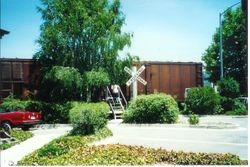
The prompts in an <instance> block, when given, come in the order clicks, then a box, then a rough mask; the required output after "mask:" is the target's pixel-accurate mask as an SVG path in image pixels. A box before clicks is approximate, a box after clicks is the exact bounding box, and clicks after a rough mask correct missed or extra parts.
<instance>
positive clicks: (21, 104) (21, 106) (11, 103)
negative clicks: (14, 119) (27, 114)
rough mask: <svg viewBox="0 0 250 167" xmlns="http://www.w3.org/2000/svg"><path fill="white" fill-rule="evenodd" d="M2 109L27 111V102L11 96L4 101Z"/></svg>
mask: <svg viewBox="0 0 250 167" xmlns="http://www.w3.org/2000/svg"><path fill="white" fill-rule="evenodd" d="M1 108H2V109H3V110H7V111H15V110H25V108H26V102H25V101H22V100H20V99H16V98H15V97H14V95H13V94H11V95H9V96H8V97H6V98H5V99H4V100H3V103H2V104H1Z"/></svg>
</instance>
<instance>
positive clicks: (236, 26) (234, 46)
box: [202, 7, 247, 94]
mask: <svg viewBox="0 0 250 167" xmlns="http://www.w3.org/2000/svg"><path fill="white" fill-rule="evenodd" d="M222 24H223V32H222V35H223V46H222V47H223V64H224V67H223V69H224V76H225V77H232V78H234V79H235V80H236V81H237V82H239V83H240V92H241V94H247V14H246V13H245V12H243V11H242V9H241V7H239V8H237V9H236V10H235V11H232V10H229V11H228V12H226V13H225V14H224V20H223V23H222ZM202 60H203V61H204V62H205V68H206V71H207V72H208V74H209V75H210V77H209V80H210V81H211V82H214V83H216V82H217V81H218V80H219V79H220V60H219V29H217V30H216V32H215V34H214V36H213V41H212V43H211V45H210V46H209V47H208V48H207V49H206V51H205V53H204V54H203V57H202Z"/></svg>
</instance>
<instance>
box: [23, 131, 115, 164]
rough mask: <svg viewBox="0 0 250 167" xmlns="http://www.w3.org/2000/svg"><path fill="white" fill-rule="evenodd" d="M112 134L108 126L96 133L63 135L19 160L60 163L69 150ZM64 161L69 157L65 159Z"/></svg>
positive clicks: (33, 162)
mask: <svg viewBox="0 0 250 167" xmlns="http://www.w3.org/2000/svg"><path fill="white" fill-rule="evenodd" d="M108 136H112V132H111V131H110V130H109V129H108V128H103V129H100V130H98V131H97V132H96V133H95V134H94V135H90V136H63V137H60V138H58V139H55V140H53V141H51V142H50V143H48V144H46V145H45V146H43V147H42V148H40V149H38V150H36V151H35V152H33V153H31V154H30V155H27V156H26V157H24V158H23V159H22V160H21V161H19V162H18V164H19V165H25V164H26V165H46V164H52V163H53V164H60V163H61V162H62V160H63V159H64V158H62V157H63V156H64V155H67V154H68V153H69V152H71V151H73V150H75V149H77V148H80V147H87V144H88V143H90V142H93V141H95V140H100V139H102V138H105V137H108ZM63 161H64V162H65V161H67V159H64V160H63Z"/></svg>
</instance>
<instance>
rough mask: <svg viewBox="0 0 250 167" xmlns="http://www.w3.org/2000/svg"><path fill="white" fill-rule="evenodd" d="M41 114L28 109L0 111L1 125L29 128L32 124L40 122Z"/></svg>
mask: <svg viewBox="0 0 250 167" xmlns="http://www.w3.org/2000/svg"><path fill="white" fill-rule="evenodd" d="M41 119H42V116H41V113H39V112H30V111H0V125H1V127H6V126H7V127H11V128H13V127H21V128H22V129H23V130H29V128H30V127H31V126H32V125H35V124H38V123H39V122H41Z"/></svg>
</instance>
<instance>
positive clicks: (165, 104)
mask: <svg viewBox="0 0 250 167" xmlns="http://www.w3.org/2000/svg"><path fill="white" fill-rule="evenodd" d="M178 114H179V109H178V105H177V103H176V101H175V100H174V98H172V97H171V96H170V95H166V94H163V93H160V94H151V95H140V96H138V97H136V99H135V100H133V101H132V102H131V103H130V105H129V107H128V109H127V111H126V112H124V114H123V121H124V122H127V123H175V122H176V121H177V119H178Z"/></svg>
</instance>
